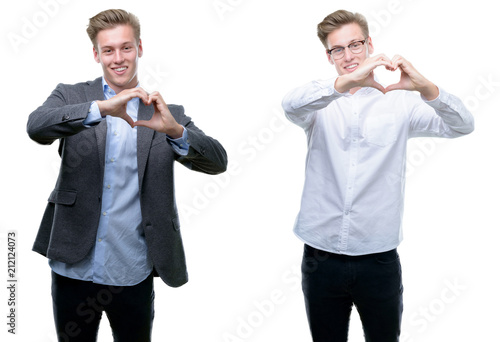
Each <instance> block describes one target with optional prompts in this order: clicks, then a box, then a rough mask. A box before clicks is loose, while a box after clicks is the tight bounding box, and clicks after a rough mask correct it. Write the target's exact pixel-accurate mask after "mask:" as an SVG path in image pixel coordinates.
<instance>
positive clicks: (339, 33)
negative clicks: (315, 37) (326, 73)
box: [326, 23, 373, 76]
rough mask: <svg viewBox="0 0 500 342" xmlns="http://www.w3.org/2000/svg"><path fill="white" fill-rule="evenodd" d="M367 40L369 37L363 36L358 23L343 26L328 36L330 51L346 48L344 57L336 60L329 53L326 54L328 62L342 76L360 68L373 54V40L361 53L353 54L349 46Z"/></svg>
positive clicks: (369, 40) (366, 44)
mask: <svg viewBox="0 0 500 342" xmlns="http://www.w3.org/2000/svg"><path fill="white" fill-rule="evenodd" d="M365 38H367V37H365V36H364V35H363V31H362V30H361V27H360V26H359V25H358V24H356V23H353V24H347V25H343V26H341V27H340V28H338V29H336V30H334V31H332V32H331V33H330V34H328V37H327V45H328V50H330V49H332V48H333V47H345V50H344V52H345V54H344V57H342V58H340V59H334V58H333V56H331V55H329V54H328V52H327V53H326V55H327V57H328V61H329V62H330V63H331V64H333V65H334V66H335V69H337V72H338V74H339V75H340V76H341V75H345V74H348V73H351V72H353V71H354V70H356V69H357V68H358V66H359V65H360V64H361V63H363V62H364V60H365V59H366V58H368V57H369V56H370V54H371V53H373V45H372V40H371V38H369V37H368V40H367V41H366V43H365V45H364V47H363V51H362V52H361V53H352V52H351V50H349V48H347V46H348V45H349V44H351V43H352V42H355V41H359V40H364V39H365Z"/></svg>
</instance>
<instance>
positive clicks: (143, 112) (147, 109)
mask: <svg viewBox="0 0 500 342" xmlns="http://www.w3.org/2000/svg"><path fill="white" fill-rule="evenodd" d="M153 113H154V107H153V106H146V105H145V104H144V103H143V102H142V101H139V111H138V114H137V119H138V120H149V119H151V118H152V117H153ZM154 132H155V131H154V130H152V129H149V128H147V127H142V126H138V127H137V173H138V175H139V187H140V186H141V185H142V179H143V177H144V172H145V171H146V162H147V160H148V157H149V150H150V147H151V141H152V140H153V134H154Z"/></svg>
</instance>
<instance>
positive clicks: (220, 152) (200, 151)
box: [168, 105, 227, 175]
mask: <svg viewBox="0 0 500 342" xmlns="http://www.w3.org/2000/svg"><path fill="white" fill-rule="evenodd" d="M168 107H169V110H170V112H171V113H172V115H173V116H174V118H175V119H176V121H177V122H178V123H179V124H181V125H182V126H184V127H185V128H186V130H187V131H188V142H189V151H188V154H187V155H185V156H180V155H178V156H177V161H179V162H180V163H181V164H182V165H184V166H186V167H187V168H189V169H191V170H193V171H198V172H203V173H207V174H211V175H216V174H219V173H222V172H224V171H226V168H227V153H226V150H225V149H224V147H223V146H222V145H221V143H219V142H218V141H217V140H216V139H214V138H212V137H209V136H208V135H206V134H205V133H204V132H203V131H202V130H201V129H199V128H198V127H196V125H195V124H194V123H193V121H192V120H191V118H190V117H189V116H187V115H185V114H184V108H183V107H182V106H176V105H169V106H168Z"/></svg>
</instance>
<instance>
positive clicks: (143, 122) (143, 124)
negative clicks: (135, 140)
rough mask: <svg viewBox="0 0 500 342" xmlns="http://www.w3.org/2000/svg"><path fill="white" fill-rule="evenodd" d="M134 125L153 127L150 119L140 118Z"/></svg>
mask: <svg viewBox="0 0 500 342" xmlns="http://www.w3.org/2000/svg"><path fill="white" fill-rule="evenodd" d="M134 126H135V127H137V126H142V127H148V128H151V124H150V122H149V120H138V121H136V122H134Z"/></svg>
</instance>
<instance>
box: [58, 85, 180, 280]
mask: <svg viewBox="0 0 500 342" xmlns="http://www.w3.org/2000/svg"><path fill="white" fill-rule="evenodd" d="M103 91H104V97H105V99H106V100H108V99H110V98H112V97H113V96H115V95H116V94H115V92H114V90H113V89H111V88H110V87H109V86H108V84H107V83H106V81H105V80H104V78H103ZM138 108H139V98H134V99H132V100H131V101H129V102H128V103H127V113H128V115H129V116H130V117H131V118H132V119H133V120H134V121H136V120H137V113H138ZM102 120H103V118H102V117H101V113H100V111H99V108H98V106H97V103H95V102H94V103H92V105H91V108H90V112H89V115H88V116H87V118H86V120H85V121H84V125H88V126H91V125H94V124H97V123H99V122H100V121H102ZM106 125H107V134H106V154H105V164H104V165H105V167H104V181H103V190H102V207H101V218H100V220H99V227H98V230H97V236H96V242H95V246H94V247H93V248H92V249H91V251H90V253H89V254H88V255H87V256H86V257H85V259H83V260H82V261H80V262H78V263H75V264H66V263H62V262H59V261H55V260H50V261H49V264H50V266H51V268H52V270H53V271H54V272H56V273H58V274H60V275H62V276H65V277H68V278H73V279H79V280H84V281H92V282H94V283H97V284H103V285H114V286H132V285H136V284H138V283H140V282H141V281H143V280H144V279H146V278H147V277H148V276H149V274H151V271H152V269H153V264H152V262H151V260H150V258H149V257H148V253H147V245H146V240H145V237H144V231H143V229H142V227H141V221H142V215H141V207H140V201H139V180H138V173H137V128H131V127H130V126H129V124H128V123H127V122H126V121H125V120H123V119H120V118H116V117H112V116H106ZM167 139H168V140H169V141H170V142H171V145H172V147H173V149H174V150H175V152H176V153H178V154H181V155H186V154H187V152H188V149H189V144H188V142H187V130H186V129H184V133H183V136H182V137H181V138H179V139H169V138H168V137H167Z"/></svg>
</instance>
